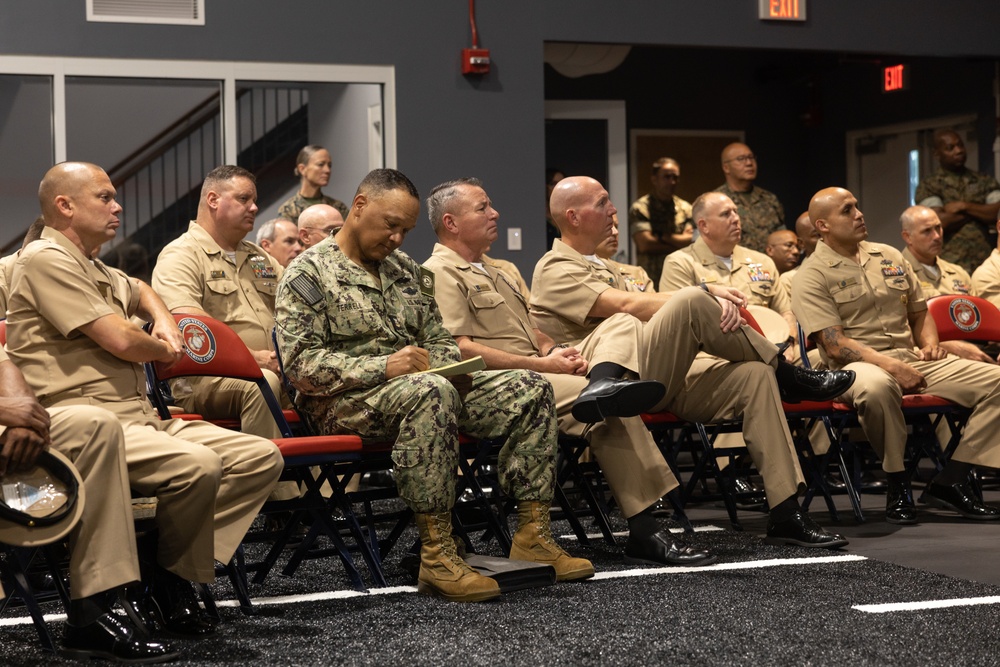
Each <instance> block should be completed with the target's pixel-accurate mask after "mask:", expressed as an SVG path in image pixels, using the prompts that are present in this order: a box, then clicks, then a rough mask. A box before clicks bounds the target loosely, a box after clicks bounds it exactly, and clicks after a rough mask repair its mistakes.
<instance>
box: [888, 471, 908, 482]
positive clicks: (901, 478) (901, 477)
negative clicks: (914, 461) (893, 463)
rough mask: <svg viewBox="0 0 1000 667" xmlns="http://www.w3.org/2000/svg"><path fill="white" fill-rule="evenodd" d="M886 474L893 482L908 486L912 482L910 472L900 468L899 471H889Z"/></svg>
mask: <svg viewBox="0 0 1000 667" xmlns="http://www.w3.org/2000/svg"><path fill="white" fill-rule="evenodd" d="M885 476H886V479H888V480H889V482H890V483H892V484H897V485H900V486H906V485H908V484H909V483H910V474H909V473H908V472H906V471H905V470H900V471H899V472H887V473H886V474H885Z"/></svg>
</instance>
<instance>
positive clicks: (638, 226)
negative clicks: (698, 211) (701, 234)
mask: <svg viewBox="0 0 1000 667" xmlns="http://www.w3.org/2000/svg"><path fill="white" fill-rule="evenodd" d="M680 177H681V167H680V165H679V164H677V161H676V160H674V159H672V158H668V157H661V158H660V159H659V160H657V161H656V162H654V163H653V173H652V174H651V175H650V177H649V182H650V183H651V184H652V186H653V189H652V191H651V192H650V193H649V194H647V195H643V196H642V197H639V198H638V199H637V200H635V202H633V203H632V206H631V207H629V210H628V223H629V233H630V234H632V240H633V241H635V248H636V263H637V264H638V265H639V266H640V267H642V268H643V269H644V270H645V271H646V273H648V274H649V277H650V278H651V279H652V282H653V284H654V285H656V284H657V283H659V282H660V269H661V268H662V267H663V259H664V258H665V257H666V256H667V255H669V254H670V253H672V252H673V251H675V250H680V249H681V248H686V247H687V246H688V245H690V243H691V236H692V233H693V231H694V227H693V226H692V224H691V204H689V203H687V202H686V201H684V200H683V199H681V198H680V197H677V196H676V195H674V190H676V189H677V182H678V181H679V180H680Z"/></svg>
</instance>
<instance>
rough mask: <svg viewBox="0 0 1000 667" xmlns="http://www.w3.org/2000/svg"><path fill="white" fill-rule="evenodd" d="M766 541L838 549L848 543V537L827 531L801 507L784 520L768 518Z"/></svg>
mask: <svg viewBox="0 0 1000 667" xmlns="http://www.w3.org/2000/svg"><path fill="white" fill-rule="evenodd" d="M764 542H765V543H767V544H794V545H795V546H799V547H815V548H820V549H838V548H840V547H843V546H846V545H847V539H846V538H844V536H843V535H837V534H836V533H828V532H826V531H825V530H823V529H822V528H820V527H819V526H818V525H817V524H816V522H815V521H813V520H812V517H810V516H809V515H808V514H806V513H805V512H804V511H802V510H801V509H797V510H795V513H794V514H792V516H790V517H789V518H787V519H785V520H784V521H775V520H774V519H773V518H771V519H768V522H767V537H765V538H764Z"/></svg>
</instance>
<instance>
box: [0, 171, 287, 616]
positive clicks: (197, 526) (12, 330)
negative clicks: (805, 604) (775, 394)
mask: <svg viewBox="0 0 1000 667" xmlns="http://www.w3.org/2000/svg"><path fill="white" fill-rule="evenodd" d="M39 200H40V202H41V207H42V214H43V215H44V217H45V224H46V227H45V229H44V230H43V232H42V239H41V240H39V241H36V242H34V243H31V244H30V245H29V246H28V247H26V248H25V249H24V250H23V251H22V253H21V256H20V257H19V258H18V260H17V262H16V263H15V266H14V276H13V283H12V285H11V296H10V304H9V307H8V318H7V352H8V354H10V358H11V360H12V361H13V362H14V363H15V364H17V366H18V368H20V370H21V372H22V373H23V374H24V377H25V380H26V381H27V382H28V384H29V386H30V387H31V388H32V389H33V390H34V392H35V394H36V395H37V396H38V400H39V401H40V402H41V403H42V405H44V406H46V407H48V408H51V407H61V406H65V405H92V406H98V407H102V408H105V409H107V410H109V411H110V412H112V413H114V414H115V415H116V416H117V417H118V419H119V421H120V422H121V424H122V429H123V431H124V434H125V463H126V466H127V467H128V477H129V483H130V485H131V487H132V488H133V489H135V490H137V491H138V492H140V493H142V494H144V495H147V496H155V497H156V498H157V511H156V523H157V527H158V529H159V543H158V553H157V556H156V562H157V566H158V567H157V570H156V576H155V577H154V597H155V598H156V600H157V601H158V603H159V607H160V609H161V610H163V615H164V619H163V621H164V622H165V623H166V627H167V629H168V630H169V631H171V632H174V633H180V634H184V635H188V636H205V635H206V634H210V633H211V632H212V631H213V628H212V624H211V623H209V622H207V621H206V619H205V618H204V617H203V616H202V615H201V613H200V611H199V610H198V607H197V603H196V601H195V600H194V593H193V591H192V589H191V585H190V583H188V582H189V581H199V582H210V581H212V580H213V579H214V578H215V561H216V560H218V561H221V562H227V561H229V559H230V558H232V555H233V553H234V552H235V550H236V547H238V546H239V544H240V542H241V540H242V539H243V535H244V534H245V533H246V530H247V528H249V527H250V524H251V522H252V521H253V519H254V517H256V515H257V511H258V510H259V509H260V507H261V505H262V504H263V502H264V499H265V498H267V495H268V494H269V493H270V492H271V489H272V488H273V487H274V484H275V482H276V481H277V479H278V476H279V474H280V473H281V467H282V461H281V455H280V454H279V453H278V450H277V448H276V447H275V446H274V445H273V444H272V443H271V442H269V441H267V440H264V439H262V438H258V437H256V436H252V435H248V434H244V433H237V432H234V431H227V430H225V429H221V428H217V427H215V426H212V425H210V424H207V423H205V422H185V421H181V420H168V421H161V420H160V419H159V418H158V416H157V414H156V412H155V410H154V409H153V407H152V405H150V403H149V400H148V399H147V398H146V382H145V377H144V375H143V370H142V365H141V363H140V362H149V361H163V362H167V363H170V362H173V361H175V360H177V359H178V358H180V355H181V354H183V353H184V352H183V351H182V339H181V335H180V332H179V331H178V329H177V325H176V323H175V322H174V319H173V317H172V316H171V314H170V311H168V310H167V308H166V306H165V305H164V304H163V302H162V301H161V300H160V298H159V297H158V296H156V294H155V293H154V292H153V290H152V289H151V288H150V287H149V286H148V285H146V284H145V283H142V282H141V281H138V280H135V279H132V278H129V277H128V276H126V275H125V274H123V273H121V272H120V271H118V270H116V269H110V268H108V267H107V266H105V265H104V264H103V263H102V262H101V261H100V260H98V259H97V258H96V255H97V251H98V249H99V248H100V246H101V245H102V244H103V243H106V242H107V241H109V240H111V239H112V238H114V236H115V234H116V232H117V229H118V226H119V219H118V215H119V213H121V210H122V209H121V206H119V205H118V203H117V202H116V201H115V189H114V186H112V184H111V181H110V179H109V178H108V176H107V174H106V173H104V171H103V170H102V169H101V168H100V167H98V166H96V165H92V164H86V163H73V162H70V163H63V164H59V165H56V166H55V167H53V168H52V169H50V170H49V171H48V172H47V173H46V175H45V178H44V179H43V180H42V183H41V185H40V187H39ZM133 316H139V317H140V318H142V319H144V320H146V321H148V322H151V323H152V324H153V328H152V335H149V334H146V333H145V332H143V331H142V329H140V328H139V327H137V326H136V325H135V324H133V323H132V322H131V321H130V318H131V317H133Z"/></svg>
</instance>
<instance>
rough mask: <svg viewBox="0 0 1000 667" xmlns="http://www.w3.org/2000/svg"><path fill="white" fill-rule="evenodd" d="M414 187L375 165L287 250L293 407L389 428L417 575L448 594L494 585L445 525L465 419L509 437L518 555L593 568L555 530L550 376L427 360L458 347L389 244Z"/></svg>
mask: <svg viewBox="0 0 1000 667" xmlns="http://www.w3.org/2000/svg"><path fill="white" fill-rule="evenodd" d="M419 210H420V202H419V200H418V198H417V190H416V188H415V187H414V186H413V184H412V183H411V182H410V181H409V179H407V178H406V176H404V175H403V174H401V173H400V172H398V171H395V170H393V169H376V170H375V171H373V172H371V173H370V174H368V176H366V177H365V179H364V180H363V181H362V182H361V185H360V186H359V187H358V192H357V194H356V195H355V197H354V201H353V205H352V207H351V210H350V214H349V215H348V217H347V220H346V221H345V223H344V226H343V227H342V228H341V230H340V231H339V232H338V233H337V235H336V237H334V238H333V239H331V240H330V241H328V242H326V243H321V244H319V245H317V246H315V247H313V248H310V249H309V250H307V251H306V252H304V253H303V254H302V255H300V256H299V257H298V259H296V260H295V262H293V263H292V265H291V266H290V267H289V269H288V271H286V273H285V275H284V278H283V280H282V281H281V284H280V286H279V290H278V297H277V321H278V341H279V345H280V350H281V354H282V356H283V358H284V360H285V371H286V373H287V374H288V377H289V379H290V380H291V381H292V383H293V384H294V385H295V387H296V388H297V389H298V391H299V398H298V400H299V402H300V407H301V408H302V409H304V410H305V411H306V412H308V413H309V414H310V415H312V416H313V418H314V419H315V420H316V423H317V424H318V425H319V426H320V427H321V428H322V429H323V431H324V432H326V433H351V434H357V435H360V436H362V437H364V438H366V439H376V440H387V439H392V440H395V446H394V448H393V452H392V459H393V462H394V463H395V474H396V482H397V485H398V487H399V494H400V496H401V497H402V498H403V500H404V501H406V503H407V505H408V506H409V507H410V508H411V509H412V510H413V511H414V512H415V514H416V520H417V527H418V528H419V530H420V539H421V542H422V548H421V551H420V575H419V585H418V588H419V589H420V590H421V591H422V592H425V593H432V594H437V595H441V596H443V597H445V598H447V599H449V600H456V601H478V600H486V599H489V598H493V597H496V596H497V595H499V594H500V589H499V586H498V585H497V583H496V581H494V580H493V579H489V578H487V577H483V576H482V575H480V574H478V573H477V572H476V571H475V570H473V569H472V568H471V567H469V566H468V564H467V563H466V562H465V561H464V560H462V559H461V557H459V556H458V554H457V553H456V550H455V543H454V541H453V539H452V536H451V508H452V506H453V504H454V501H455V484H456V469H457V466H458V454H459V450H458V433H459V430H461V431H462V432H465V433H468V434H470V435H473V436H476V437H480V438H506V443H505V444H504V447H503V449H502V450H501V452H500V456H499V464H498V467H499V472H500V484H501V486H502V487H503V488H504V490H505V491H506V492H507V493H508V494H510V495H511V496H513V497H514V498H515V499H516V500H517V501H518V514H519V519H520V523H519V528H518V531H517V533H516V534H515V536H514V547H513V548H512V549H511V555H512V557H516V558H518V559H521V560H532V561H536V562H543V563H546V564H549V565H552V566H553V567H554V568H555V569H556V573H557V577H559V578H560V579H563V580H567V579H581V578H585V577H589V576H592V575H593V573H594V569H593V566H592V565H591V564H590V562H589V561H586V560H584V559H580V558H571V557H570V556H569V555H567V554H566V553H565V552H564V551H562V549H560V548H559V547H558V546H557V545H556V544H555V541H554V540H553V538H552V535H551V532H550V529H549V525H548V513H549V505H550V503H551V499H552V494H553V484H554V482H555V479H554V467H553V466H554V456H555V445H556V435H557V427H556V421H555V409H554V398H553V394H552V386H551V385H550V384H549V383H548V382H546V381H545V379H544V378H542V377H541V376H539V375H538V374H536V373H533V372H530V371H485V372H476V373H472V374H471V375H470V376H466V377H465V378H460V379H456V381H455V383H454V384H453V383H452V382H450V381H449V380H448V379H447V378H445V377H443V376H441V375H438V374H437V373H424V372H423V371H426V370H428V369H430V368H436V367H440V366H444V365H447V364H452V363H455V362H457V361H459V360H460V359H461V353H460V352H459V349H458V345H457V344H456V343H455V340H454V339H453V338H452V337H451V335H450V334H449V333H448V331H447V330H446V329H445V328H444V326H443V324H442V322H441V314H440V312H439V311H438V308H437V306H436V304H435V303H434V279H433V274H431V273H430V272H429V271H427V270H426V269H421V267H420V266H419V265H418V264H417V263H416V262H414V261H413V260H412V259H410V257H408V256H407V255H406V254H404V253H402V252H399V251H398V250H397V248H398V247H399V245H400V244H401V243H402V242H403V238H404V237H405V236H406V234H407V232H409V231H410V230H411V229H413V227H414V226H415V225H416V221H417V214H418V213H419Z"/></svg>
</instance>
